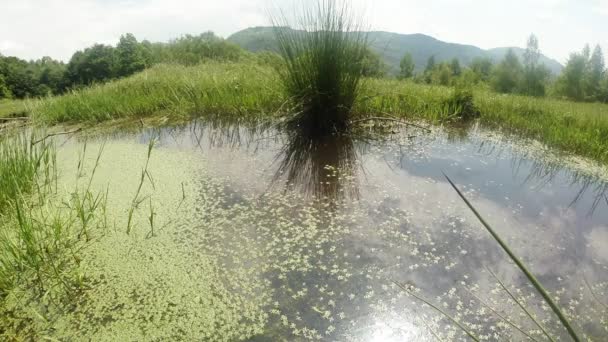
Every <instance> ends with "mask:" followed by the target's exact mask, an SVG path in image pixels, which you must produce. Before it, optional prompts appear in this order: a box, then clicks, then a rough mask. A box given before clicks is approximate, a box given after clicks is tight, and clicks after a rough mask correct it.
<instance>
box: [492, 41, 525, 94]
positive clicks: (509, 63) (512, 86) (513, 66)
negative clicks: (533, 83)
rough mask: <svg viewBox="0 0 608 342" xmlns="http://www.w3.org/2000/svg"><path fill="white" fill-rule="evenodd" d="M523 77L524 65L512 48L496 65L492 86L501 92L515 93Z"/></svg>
mask: <svg viewBox="0 0 608 342" xmlns="http://www.w3.org/2000/svg"><path fill="white" fill-rule="evenodd" d="M521 78H522V66H521V63H520V62H519V58H517V55H516V54H515V52H513V50H512V49H509V50H508V51H507V54H506V55H505V58H504V59H503V60H502V62H500V64H498V66H496V68H495V69H494V72H493V75H492V88H494V90H496V91H497V92H499V93H513V92H515V91H516V90H517V87H518V86H519V84H520V82H521Z"/></svg>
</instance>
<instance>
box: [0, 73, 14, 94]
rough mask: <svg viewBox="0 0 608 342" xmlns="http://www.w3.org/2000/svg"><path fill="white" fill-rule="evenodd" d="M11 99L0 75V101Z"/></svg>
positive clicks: (9, 91)
mask: <svg viewBox="0 0 608 342" xmlns="http://www.w3.org/2000/svg"><path fill="white" fill-rule="evenodd" d="M11 97H12V93H11V90H10V89H9V88H8V85H7V84H6V81H5V80H4V75H2V74H0V100H1V99H10V98H11Z"/></svg>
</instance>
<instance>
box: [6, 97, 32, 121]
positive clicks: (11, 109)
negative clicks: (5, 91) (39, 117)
mask: <svg viewBox="0 0 608 342" xmlns="http://www.w3.org/2000/svg"><path fill="white" fill-rule="evenodd" d="M25 112H27V108H26V101H24V100H0V118H6V117H11V116H20V115H23V114H24V113H25Z"/></svg>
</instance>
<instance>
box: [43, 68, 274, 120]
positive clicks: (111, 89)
mask: <svg viewBox="0 0 608 342" xmlns="http://www.w3.org/2000/svg"><path fill="white" fill-rule="evenodd" d="M282 98H283V96H282V94H281V92H280V89H279V87H278V78H277V77H276V76H274V72H273V70H272V69H270V68H268V67H263V66H260V65H257V64H255V63H219V62H210V63H208V64H202V65H200V66H197V67H183V66H176V65H158V66H155V67H153V68H151V69H148V70H146V71H144V72H142V73H139V74H137V75H134V76H132V77H129V78H126V79H122V80H119V81H115V82H110V83H106V84H102V85H96V86H93V87H90V88H87V89H85V90H80V91H73V92H71V93H70V94H67V95H64V96H61V97H55V98H49V99H44V100H40V101H38V102H37V103H36V106H35V108H34V109H33V112H34V115H35V116H36V119H38V120H40V121H43V122H44V123H46V124H56V123H61V122H83V121H88V122H101V121H105V120H112V119H120V118H137V117H144V116H148V115H152V114H160V115H169V116H178V117H188V116H200V115H222V116H229V115H230V116H234V117H238V118H243V119H244V118H255V117H258V116H263V117H264V116H268V115H270V114H271V112H272V111H276V110H277V109H278V108H279V107H280V105H281V101H282Z"/></svg>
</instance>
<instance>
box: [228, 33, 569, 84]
mask: <svg viewBox="0 0 608 342" xmlns="http://www.w3.org/2000/svg"><path fill="white" fill-rule="evenodd" d="M273 30H274V29H273V28H272V27H254V28H248V29H245V30H242V31H239V32H237V33H235V34H233V35H232V36H230V37H228V41H230V42H232V43H234V44H236V45H239V46H240V47H242V48H244V49H245V50H249V51H252V52H258V51H266V50H267V51H276V50H277V47H276V42H275V38H274V34H273ZM368 34H369V35H368V38H369V40H370V43H371V44H370V45H371V46H370V47H371V49H372V50H373V51H374V52H376V53H377V54H378V55H380V57H381V58H382V59H383V60H384V62H385V63H386V64H387V65H388V66H389V68H390V72H391V73H393V74H396V73H397V72H398V71H399V62H400V61H401V58H403V56H404V55H405V54H406V53H407V52H409V53H411V54H412V57H413V58H414V63H416V71H418V72H420V71H422V70H424V67H425V66H426V62H427V60H428V58H429V57H430V56H433V55H434V56H435V61H436V62H442V61H450V60H452V59H453V58H458V59H459V60H460V62H461V63H462V64H463V65H468V64H469V63H470V62H471V61H472V60H473V59H474V58H476V57H489V58H490V59H492V61H494V62H495V63H497V62H499V61H500V60H501V59H502V58H503V57H504V55H505V53H506V52H507V50H508V49H509V48H507V47H501V48H495V49H489V50H483V49H481V48H478V47H476V46H473V45H463V44H455V43H447V42H444V41H441V40H438V39H435V38H433V37H431V36H427V35H424V34H420V33H416V34H398V33H391V32H379V31H374V32H369V33H368ZM511 49H513V51H514V52H515V53H516V54H517V55H519V57H522V56H523V53H524V51H525V49H522V48H518V47H512V48H511ZM540 62H541V63H543V64H545V65H546V66H547V67H548V68H549V70H551V72H553V73H554V74H558V73H559V72H560V71H561V70H562V68H563V66H562V65H561V64H560V63H559V62H558V61H556V60H554V59H551V58H549V57H547V56H545V55H542V56H541V58H540Z"/></svg>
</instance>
